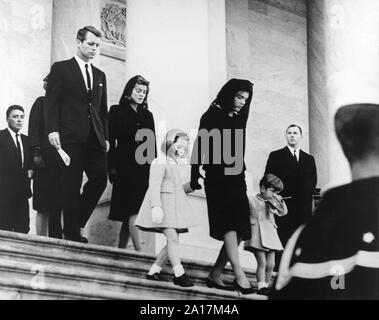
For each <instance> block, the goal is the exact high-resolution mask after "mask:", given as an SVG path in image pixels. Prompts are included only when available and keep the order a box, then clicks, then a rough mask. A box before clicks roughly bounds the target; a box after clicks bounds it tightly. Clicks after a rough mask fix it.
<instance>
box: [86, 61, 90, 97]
mask: <svg viewBox="0 0 379 320" xmlns="http://www.w3.org/2000/svg"><path fill="white" fill-rule="evenodd" d="M85 66H86V77H87V91H88V92H91V88H92V86H91V77H90V76H89V72H88V64H87V63H86V64H85Z"/></svg>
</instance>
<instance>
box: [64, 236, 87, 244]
mask: <svg viewBox="0 0 379 320" xmlns="http://www.w3.org/2000/svg"><path fill="white" fill-rule="evenodd" d="M65 240H70V241H75V242H81V243H88V239H87V238H85V237H82V236H76V237H65Z"/></svg>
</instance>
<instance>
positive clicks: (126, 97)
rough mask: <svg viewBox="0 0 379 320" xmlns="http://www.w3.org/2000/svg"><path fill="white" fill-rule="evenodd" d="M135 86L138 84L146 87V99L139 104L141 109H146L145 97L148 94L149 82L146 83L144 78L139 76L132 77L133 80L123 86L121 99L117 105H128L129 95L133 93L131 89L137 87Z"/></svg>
mask: <svg viewBox="0 0 379 320" xmlns="http://www.w3.org/2000/svg"><path fill="white" fill-rule="evenodd" d="M137 84H140V85H144V86H146V87H147V93H146V97H145V99H144V100H143V102H142V104H141V107H142V108H143V109H147V108H148V107H147V96H148V94H149V85H150V83H149V81H147V80H146V79H145V78H144V77H142V76H140V75H136V76H134V77H133V78H131V79H130V80H129V81H128V82H127V83H126V85H125V88H124V91H123V93H122V95H121V98H120V102H119V105H120V106H121V105H125V104H129V103H130V99H131V95H132V92H133V89H134V87H135V86H136V85H137Z"/></svg>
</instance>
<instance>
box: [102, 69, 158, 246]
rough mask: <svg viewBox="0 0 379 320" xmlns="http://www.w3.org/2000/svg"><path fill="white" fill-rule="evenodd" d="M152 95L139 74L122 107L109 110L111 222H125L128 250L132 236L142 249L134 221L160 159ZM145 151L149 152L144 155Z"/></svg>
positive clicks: (123, 229)
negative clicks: (150, 101) (152, 167)
mask: <svg viewBox="0 0 379 320" xmlns="http://www.w3.org/2000/svg"><path fill="white" fill-rule="evenodd" d="M148 93H149V82H148V81H146V80H145V79H144V78H143V77H141V76H139V75H137V76H135V77H133V78H131V79H130V80H129V81H128V83H127V84H126V86H125V89H124V92H123V94H122V96H121V98H120V102H119V104H118V105H114V106H112V107H111V109H110V111H109V142H110V150H109V154H108V161H109V165H108V167H109V179H110V181H111V183H113V190H112V198H111V208H110V214H109V219H111V220H114V221H121V222H123V224H122V227H121V231H120V239H119V248H126V246H127V244H128V241H129V238H130V237H131V239H132V242H133V245H134V248H135V250H137V251H140V250H141V244H140V240H139V231H138V229H137V228H136V227H135V226H134V222H135V219H136V218H137V214H138V211H139V208H140V206H141V204H142V201H143V198H144V196H145V193H146V191H147V188H148V184H149V170H150V164H151V162H152V160H153V159H154V158H155V157H156V145H155V127H154V118H153V114H152V113H151V112H150V111H149V110H148V107H147V96H148ZM146 132H147V134H146ZM147 136H148V137H147ZM149 138H150V139H149ZM142 149H144V150H145V151H146V152H145V153H142V154H141V153H140V152H139V151H140V150H142ZM145 156H146V158H145Z"/></svg>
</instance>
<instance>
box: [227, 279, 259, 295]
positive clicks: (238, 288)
mask: <svg viewBox="0 0 379 320" xmlns="http://www.w3.org/2000/svg"><path fill="white" fill-rule="evenodd" d="M233 286H234V290H236V291H237V292H238V293H242V294H251V293H255V292H256V290H255V289H254V288H253V287H252V286H250V287H249V288H244V287H242V286H240V285H239V283H238V282H237V280H236V279H234V282H233Z"/></svg>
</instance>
